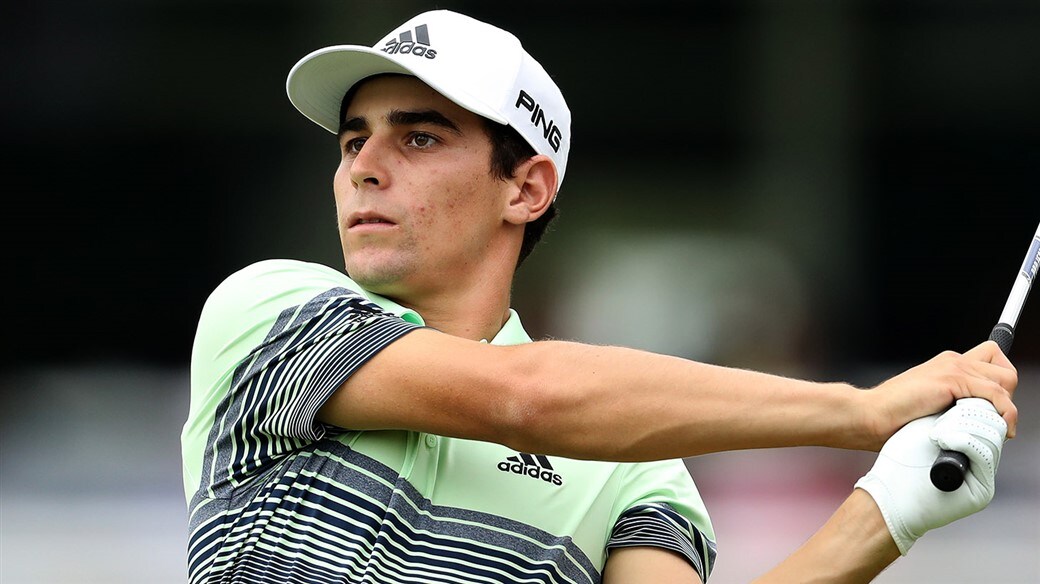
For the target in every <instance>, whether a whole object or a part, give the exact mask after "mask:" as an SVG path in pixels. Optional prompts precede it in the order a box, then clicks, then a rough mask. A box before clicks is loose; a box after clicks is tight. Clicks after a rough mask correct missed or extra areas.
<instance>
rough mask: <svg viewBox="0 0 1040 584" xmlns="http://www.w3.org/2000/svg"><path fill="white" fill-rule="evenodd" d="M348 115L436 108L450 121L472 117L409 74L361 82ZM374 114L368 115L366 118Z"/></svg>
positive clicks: (351, 99) (348, 104)
mask: <svg viewBox="0 0 1040 584" xmlns="http://www.w3.org/2000/svg"><path fill="white" fill-rule="evenodd" d="M347 99H349V100H350V101H349V103H347V104H346V106H347V108H346V110H345V113H346V114H350V115H358V114H359V113H360V110H368V109H374V110H376V111H380V110H381V111H391V110H426V109H435V110H437V111H440V112H442V113H443V114H444V115H445V116H448V117H450V118H453V119H455V118H458V117H460V116H461V117H464V114H463V113H462V112H465V113H467V114H470V115H474V116H475V115H476V114H472V113H471V112H468V111H467V110H464V109H463V108H462V107H460V106H458V105H457V104H456V103H455V102H453V101H451V100H450V99H448V98H446V97H444V96H443V95H441V94H440V93H438V92H437V91H436V90H434V89H433V88H432V87H430V86H429V85H427V84H426V83H424V82H423V81H422V80H421V79H418V78H416V77H411V76H408V75H394V74H386V75H377V76H375V77H370V78H368V79H365V80H363V81H361V82H360V83H358V84H357V85H356V86H355V87H354V88H353V89H352V90H351V92H350V93H349V94H348V95H347ZM371 115H372V114H371V113H370V112H369V113H367V115H366V117H368V116H371Z"/></svg>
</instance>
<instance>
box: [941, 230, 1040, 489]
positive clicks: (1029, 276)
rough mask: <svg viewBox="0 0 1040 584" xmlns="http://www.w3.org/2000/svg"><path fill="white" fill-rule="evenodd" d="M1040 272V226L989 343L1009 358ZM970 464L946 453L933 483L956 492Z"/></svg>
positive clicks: (942, 452)
mask: <svg viewBox="0 0 1040 584" xmlns="http://www.w3.org/2000/svg"><path fill="white" fill-rule="evenodd" d="M1038 269H1040V226H1037V228H1036V234H1035V235H1033V241H1032V243H1031V244H1030V245H1029V252H1028V253H1026V258H1025V261H1023V262H1022V269H1021V270H1019V272H1018V274H1017V275H1016V276H1015V284H1014V285H1013V286H1012V288H1011V294H1010V295H1009V296H1008V299H1007V303H1006V304H1005V305H1004V311H1003V312H1001V313H1000V320H999V321H997V325H996V326H994V327H993V330H992V331H990V334H989V340H991V341H994V342H996V343H997V346H999V347H1000V350H1001V351H1003V352H1004V354H1005V355H1008V354H1010V353H1011V344H1012V341H1014V340H1015V326H1016V325H1017V324H1018V317H1019V316H1020V315H1021V314H1022V307H1023V306H1025V303H1026V298H1028V297H1029V289H1030V287H1031V286H1032V284H1033V280H1034V279H1035V278H1036V274H1037V270H1038ZM969 466H970V463H969V461H968V457H967V456H965V455H964V454H963V453H961V452H957V451H955V450H942V451H941V452H939V455H938V456H937V457H936V458H935V462H933V463H932V470H931V474H930V476H931V479H932V484H933V485H935V487H936V488H937V489H939V490H941V491H946V492H951V491H956V490H957V489H958V488H959V487H960V486H961V483H963V482H964V474H965V473H966V472H968V468H969Z"/></svg>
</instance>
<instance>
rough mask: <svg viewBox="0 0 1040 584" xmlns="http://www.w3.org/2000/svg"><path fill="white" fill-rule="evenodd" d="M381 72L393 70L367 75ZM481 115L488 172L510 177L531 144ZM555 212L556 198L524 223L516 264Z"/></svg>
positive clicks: (342, 111) (351, 91)
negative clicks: (487, 147)
mask: <svg viewBox="0 0 1040 584" xmlns="http://www.w3.org/2000/svg"><path fill="white" fill-rule="evenodd" d="M381 75H394V73H382V74H379V75H375V76H373V77H369V78H368V79H372V78H374V77H379V76H381ZM360 85H361V84H360V83H356V84H354V86H353V87H351V88H350V89H349V90H347V93H346V95H344V96H343V101H342V102H341V103H340V106H339V122H340V124H341V125H342V124H343V116H344V114H346V113H347V106H348V105H350V102H351V100H353V99H354V94H355V93H356V92H357V88H358V86H360ZM481 119H482V120H483V121H484V133H485V134H487V137H488V140H489V141H490V142H491V175H492V176H494V177H495V178H497V179H500V180H506V179H510V178H513V177H514V176H516V168H517V167H518V166H520V164H522V163H523V162H524V161H526V160H528V159H529V158H531V157H532V156H534V155H535V151H534V148H532V147H531V145H530V144H528V143H527V141H526V140H524V138H523V136H521V135H520V133H519V132H517V131H516V130H515V129H513V128H512V127H511V126H508V125H506V124H499V123H498V122H495V121H492V120H489V119H487V118H483V117H482V118H481ZM341 131H342V130H341ZM557 214H558V213H557V210H556V201H553V202H552V203H550V204H549V207H548V208H547V209H546V210H545V213H542V216H541V217H539V218H538V219H535V220H534V221H531V222H530V223H528V224H527V225H526V226H524V239H523V242H521V244H520V255H519V257H518V258H517V260H516V266H517V267H520V264H522V263H524V260H525V259H527V256H529V255H531V252H532V251H534V246H535V245H537V244H538V242H539V241H541V239H542V236H543V235H545V232H546V230H547V229H548V228H549V223H551V222H552V220H553V219H555V218H556V215H557Z"/></svg>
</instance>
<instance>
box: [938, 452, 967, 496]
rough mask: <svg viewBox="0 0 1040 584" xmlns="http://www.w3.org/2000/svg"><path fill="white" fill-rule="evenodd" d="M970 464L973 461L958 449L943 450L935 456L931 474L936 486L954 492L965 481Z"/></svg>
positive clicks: (941, 489)
mask: <svg viewBox="0 0 1040 584" xmlns="http://www.w3.org/2000/svg"><path fill="white" fill-rule="evenodd" d="M970 466H971V462H969V461H968V457H967V456H965V455H964V454H962V453H960V452H957V451H956V450H943V451H942V452H940V453H939V456H936V457H935V462H933V463H932V471H931V473H930V475H929V476H930V477H931V479H932V484H933V485H935V488H937V489H939V490H940V491H945V492H947V493H952V492H953V491H956V490H957V489H958V488H960V486H961V483H963V482H964V474H965V473H966V472H968V467H970Z"/></svg>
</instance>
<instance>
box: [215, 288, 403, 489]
mask: <svg viewBox="0 0 1040 584" xmlns="http://www.w3.org/2000/svg"><path fill="white" fill-rule="evenodd" d="M416 328H418V325H414V324H410V323H408V322H405V321H403V320H401V319H400V318H399V317H397V316H395V315H392V314H389V313H387V312H384V311H383V310H382V309H381V308H380V307H378V306H377V305H375V304H373V303H371V302H369V301H368V300H366V299H364V298H362V297H361V296H360V295H358V294H356V293H355V292H353V291H351V290H347V289H343V288H334V289H331V290H328V291H326V292H325V293H323V294H320V295H318V296H316V297H315V298H313V299H311V300H310V301H308V302H306V303H305V304H303V305H301V306H294V307H290V308H286V309H284V310H283V311H282V312H281V314H279V316H278V317H277V319H276V321H275V324H274V326H273V327H272V328H271V330H270V331H269V332H268V334H267V337H266V338H265V339H264V341H263V342H262V343H260V344H259V345H258V346H256V347H255V348H254V349H253V350H252V352H251V353H250V354H249V355H248V357H247V358H246V359H245V360H244V361H243V362H242V363H241V364H240V365H239V366H238V368H237V369H236V371H235V373H234V377H233V379H232V381H231V384H230V388H229V391H228V393H227V395H226V396H225V398H224V399H223V401H222V403H221V404H220V406H219V407H218V408H217V412H216V416H215V420H214V424H213V427H212V430H211V432H212V433H211V437H210V440H211V443H212V444H214V447H213V449H212V452H215V453H217V455H216V456H207V457H206V464H207V465H208V466H209V468H207V469H205V471H206V474H208V476H209V477H211V479H210V481H211V482H210V489H211V492H210V496H215V497H226V496H228V495H229V493H230V491H231V490H233V489H235V488H236V487H238V486H240V485H242V484H243V483H245V482H247V481H248V480H249V478H250V477H252V476H255V475H256V474H258V473H259V472H260V471H262V470H264V469H266V468H269V467H270V466H272V465H273V464H275V463H276V462H277V461H278V460H279V459H281V458H282V457H284V456H285V455H286V454H289V453H291V452H294V451H296V450H298V449H300V448H302V447H304V446H306V445H307V444H309V443H311V442H314V441H316V440H319V439H321V438H322V437H323V436H324V435H325V432H326V430H327V427H326V426H324V425H322V424H321V423H319V422H317V420H316V419H315V417H316V415H317V412H318V410H319V409H320V408H321V406H322V405H323V404H324V403H325V401H326V400H328V398H329V397H330V396H331V395H332V394H333V393H334V392H335V391H336V389H337V388H339V386H340V385H342V384H343V382H344V381H346V380H347V379H348V378H349V377H350V375H351V374H353V372H354V371H356V370H357V369H358V368H359V367H361V366H362V365H363V364H364V363H365V362H366V361H368V360H369V359H370V358H371V357H372V356H374V355H375V354H376V353H378V352H379V351H380V350H381V349H383V348H384V347H386V346H387V345H389V344H390V343H392V342H393V341H394V340H396V339H398V338H400V337H401V336H402V335H404V334H406V333H408V332H409V331H412V330H414V329H416Z"/></svg>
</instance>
